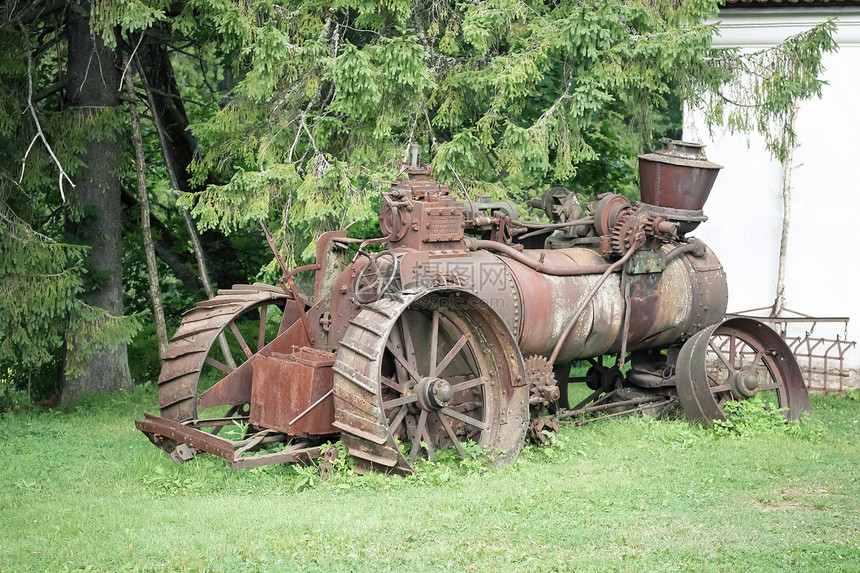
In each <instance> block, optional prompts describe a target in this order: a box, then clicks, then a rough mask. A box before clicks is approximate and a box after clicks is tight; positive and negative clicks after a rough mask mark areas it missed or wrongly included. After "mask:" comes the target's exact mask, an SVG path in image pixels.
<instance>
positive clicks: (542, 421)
mask: <svg viewBox="0 0 860 573" xmlns="http://www.w3.org/2000/svg"><path fill="white" fill-rule="evenodd" d="M556 434H558V423H557V422H556V421H555V420H553V419H552V417H551V416H540V417H539V418H535V419H534V420H532V422H531V424H529V439H530V440H531V441H532V443H534V444H537V445H539V446H545V445H547V443H549V440H550V436H555V435H556Z"/></svg>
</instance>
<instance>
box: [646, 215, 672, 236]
mask: <svg viewBox="0 0 860 573" xmlns="http://www.w3.org/2000/svg"><path fill="white" fill-rule="evenodd" d="M644 229H645V234H646V235H651V236H654V237H661V238H663V239H666V240H671V239H674V238H676V237H677V235H678V225H677V224H676V223H672V222H671V221H669V219H667V218H666V217H664V216H663V215H659V214H655V213H649V215H648V218H647V219H645V224H644Z"/></svg>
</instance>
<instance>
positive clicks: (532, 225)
mask: <svg viewBox="0 0 860 573" xmlns="http://www.w3.org/2000/svg"><path fill="white" fill-rule="evenodd" d="M509 224H510V225H513V226H514V227H525V228H526V229H563V228H565V227H578V226H580V225H593V224H594V217H587V218H585V219H575V220H573V221H565V222H564V223H539V222H534V221H520V220H518V219H511V221H510V223H509Z"/></svg>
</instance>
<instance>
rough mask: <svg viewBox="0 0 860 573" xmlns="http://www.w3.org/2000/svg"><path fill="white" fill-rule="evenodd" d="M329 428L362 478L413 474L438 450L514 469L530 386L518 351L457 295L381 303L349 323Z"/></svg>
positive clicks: (483, 310) (485, 314)
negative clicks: (477, 455)
mask: <svg viewBox="0 0 860 573" xmlns="http://www.w3.org/2000/svg"><path fill="white" fill-rule="evenodd" d="M334 372H335V375H334V400H335V423H334V425H335V427H337V428H338V429H339V430H341V438H342V440H343V443H344V444H345V445H346V446H347V448H348V449H349V453H350V454H351V455H352V456H353V457H354V458H355V459H356V460H357V462H358V469H359V470H360V471H367V470H375V471H381V472H384V473H397V474H408V473H412V471H413V468H412V464H413V463H414V462H415V460H416V459H417V458H419V457H426V458H428V459H430V460H434V459H435V457H436V454H437V452H439V451H440V449H445V448H453V449H454V450H456V451H457V452H458V453H459V454H460V455H461V456H463V457H466V456H468V455H470V454H471V453H473V452H475V451H478V449H477V448H476V449H472V448H475V446H476V445H477V446H481V448H480V451H486V452H490V453H491V454H494V455H496V456H498V460H499V461H500V462H501V463H507V462H511V461H513V460H515V459H516V457H517V455H518V454H519V452H520V450H521V449H522V447H523V444H524V440H525V433H526V429H527V425H528V397H529V396H528V386H527V384H526V379H525V372H524V368H523V359H522V356H521V355H520V352H519V349H518V348H517V345H516V341H515V340H514V338H513V336H512V335H511V334H510V331H509V330H508V329H507V327H506V326H505V324H504V323H503V322H502V320H501V319H500V318H499V316H498V315H497V314H496V313H495V312H494V311H493V310H492V309H490V308H489V307H488V306H487V305H486V303H485V302H484V301H482V300H481V299H479V298H478V297H476V296H474V295H473V294H470V293H468V292H467V291H463V290H451V289H446V290H438V291H431V292H422V293H416V294H407V295H404V296H403V297H402V298H401V299H400V300H394V299H392V298H384V299H381V300H378V301H377V302H374V303H372V304H369V305H365V306H364V308H363V310H362V311H361V312H360V313H359V314H358V316H356V317H355V318H354V319H353V320H351V321H350V327H349V329H348V330H347V331H346V334H345V336H344V337H343V339H342V340H341V343H340V348H339V349H338V352H337V358H336V361H335V364H334Z"/></svg>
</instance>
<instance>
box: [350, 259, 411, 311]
mask: <svg viewBox="0 0 860 573" xmlns="http://www.w3.org/2000/svg"><path fill="white" fill-rule="evenodd" d="M399 266H400V265H399V262H398V260H397V255H395V254H394V253H392V252H391V251H382V252H380V253H373V254H372V255H369V256H368V257H367V262H365V263H364V266H362V267H361V270H360V271H359V272H358V276H357V277H355V285H354V287H353V288H354V292H355V300H356V301H358V302H359V303H361V304H370V303H372V302H376V301H377V300H379V299H380V298H382V295H384V294H385V293H386V292H388V289H389V288H391V285H393V284H394V280H395V279H396V278H397V272H398V267H399Z"/></svg>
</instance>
